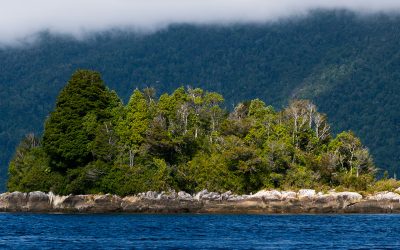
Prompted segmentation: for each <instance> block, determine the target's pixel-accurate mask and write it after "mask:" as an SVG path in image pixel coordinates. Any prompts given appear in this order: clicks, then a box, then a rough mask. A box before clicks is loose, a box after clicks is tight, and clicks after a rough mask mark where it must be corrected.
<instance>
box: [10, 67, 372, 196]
mask: <svg viewBox="0 0 400 250" xmlns="http://www.w3.org/2000/svg"><path fill="white" fill-rule="evenodd" d="M223 100H224V99H223V97H222V96H221V95H220V94H218V93H215V92H207V91H204V90H202V89H199V88H187V89H185V88H183V87H181V88H178V89H176V90H175V91H174V92H173V93H172V94H163V95H161V96H160V97H159V98H158V100H157V99H156V98H155V96H154V89H150V88H148V89H145V90H143V92H142V91H140V90H138V89H137V90H135V91H133V93H132V96H131V97H130V100H129V102H128V104H127V105H126V106H123V105H122V104H121V102H120V100H119V98H118V96H116V95H115V93H114V92H110V91H108V90H107V89H106V88H105V86H104V85H103V84H102V82H101V80H100V76H99V75H98V73H95V72H89V71H78V72H77V73H76V74H74V76H73V77H72V79H71V80H70V82H69V83H68V85H67V86H66V88H65V89H64V90H63V91H62V92H61V94H60V97H59V99H58V102H57V105H56V109H55V111H54V112H53V113H52V114H51V115H50V118H49V120H48V121H47V122H46V126H45V131H44V142H45V143H44V144H43V145H41V144H40V139H38V138H36V137H33V136H28V137H27V138H26V139H25V140H24V141H22V142H21V145H20V146H19V147H18V149H17V151H16V154H15V157H14V159H13V161H12V162H11V164H10V167H9V172H10V180H9V183H8V187H9V189H10V190H21V191H31V190H43V191H49V190H52V191H54V192H56V193H61V194H68V193H74V194H81V193H115V194H119V195H128V194H135V193H138V192H145V191H148V190H155V191H163V190H164V191H167V190H170V189H177V190H185V191H188V192H195V191H199V190H202V189H208V190H210V191H217V192H224V191H228V190H231V191H234V192H236V193H250V192H256V191H258V190H260V189H262V188H285V189H298V188H329V187H340V188H347V189H357V190H366V189H369V188H371V185H372V184H373V182H374V174H375V166H374V163H373V161H372V158H371V156H370V155H369V152H368V150H367V149H366V148H365V147H364V146H363V145H362V144H361V142H360V140H359V139H358V138H357V137H356V136H355V135H354V134H353V133H351V132H343V133H340V134H339V135H338V136H337V137H336V138H334V139H332V136H331V135H330V127H329V124H328V123H327V119H326V117H325V115H323V114H320V113H319V112H318V111H317V108H316V106H315V105H313V104H312V103H311V102H309V101H306V100H297V101H293V102H292V103H291V104H290V105H289V106H288V107H287V108H285V109H283V110H282V111H280V112H277V111H275V110H274V109H273V108H272V107H271V106H267V105H266V104H265V103H264V102H262V101H261V100H259V99H255V100H250V101H246V102H243V103H239V104H238V105H237V106H236V107H235V108H234V110H233V111H232V112H231V113H229V114H228V112H227V111H226V110H224V109H223V108H222V106H221V104H222V102H223ZM75 108H76V110H75ZM70 149H71V151H69V150H70Z"/></svg>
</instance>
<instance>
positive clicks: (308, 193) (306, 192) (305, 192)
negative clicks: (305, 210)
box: [297, 189, 315, 199]
mask: <svg viewBox="0 0 400 250" xmlns="http://www.w3.org/2000/svg"><path fill="white" fill-rule="evenodd" d="M314 196H315V190H314V189H300V190H299V192H297V197H299V198H300V199H301V198H313V197H314Z"/></svg>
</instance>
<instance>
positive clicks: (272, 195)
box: [251, 190, 282, 200]
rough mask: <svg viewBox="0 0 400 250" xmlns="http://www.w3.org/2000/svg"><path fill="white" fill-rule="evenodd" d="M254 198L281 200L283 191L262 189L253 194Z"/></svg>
mask: <svg viewBox="0 0 400 250" xmlns="http://www.w3.org/2000/svg"><path fill="white" fill-rule="evenodd" d="M251 197H252V198H261V199H263V200H280V199H281V198H282V193H281V192H279V191H277V190H271V191H268V190H261V191H258V192H257V193H255V194H253V195H251Z"/></svg>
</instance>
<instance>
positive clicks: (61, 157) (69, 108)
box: [43, 70, 115, 170]
mask: <svg viewBox="0 0 400 250" xmlns="http://www.w3.org/2000/svg"><path fill="white" fill-rule="evenodd" d="M113 104H115V103H113V100H112V98H111V93H110V92H109V91H108V90H107V89H106V87H105V85H104V83H103V81H102V80H101V78H100V75H99V74H98V73H96V72H93V71H88V70H79V71H77V72H76V73H75V74H74V75H73V76H72V78H71V80H70V81H69V82H68V84H67V85H66V86H65V88H64V89H63V90H62V91H61V93H60V95H59V96H58V98H57V102H56V108H55V110H54V111H53V112H52V113H51V114H50V117H49V118H48V120H47V121H46V124H45V130H44V134H43V149H44V151H45V152H46V153H47V155H48V156H49V158H50V165H51V167H52V168H54V169H61V170H63V169H64V170H65V169H68V168H76V167H80V166H84V165H86V164H87V163H88V162H90V160H91V159H92V155H91V152H90V149H91V147H92V150H97V151H99V143H100V142H99V140H104V138H99V137H100V136H102V137H104V136H105V135H98V136H97V138H95V137H96V134H95V132H96V130H97V132H102V133H103V134H104V133H105V132H103V130H104V128H99V127H98V124H99V123H100V124H101V123H102V122H104V121H106V120H107V119H110V118H111V113H110V112H107V111H109V108H110V107H112V105H113ZM104 125H105V126H106V125H107V124H104ZM105 129H106V130H107V127H106V128H105ZM93 140H94V142H93V143H91V142H92V141H93ZM89 144H93V145H91V147H90V146H89ZM100 150H101V149H100ZM97 154H99V152H97ZM96 156H98V155H96Z"/></svg>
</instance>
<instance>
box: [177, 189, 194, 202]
mask: <svg viewBox="0 0 400 250" xmlns="http://www.w3.org/2000/svg"><path fill="white" fill-rule="evenodd" d="M178 199H179V200H184V201H190V200H192V199H193V197H192V196H191V195H190V194H188V193H186V192H184V191H179V192H178Z"/></svg>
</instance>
